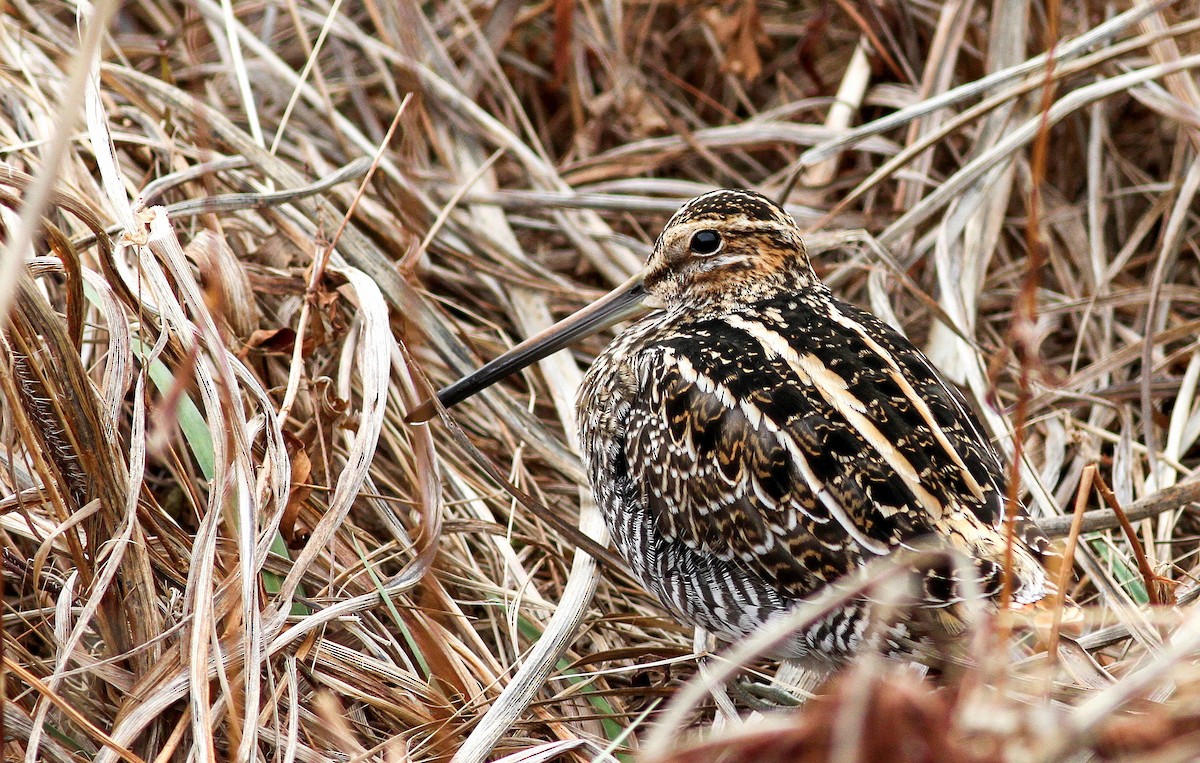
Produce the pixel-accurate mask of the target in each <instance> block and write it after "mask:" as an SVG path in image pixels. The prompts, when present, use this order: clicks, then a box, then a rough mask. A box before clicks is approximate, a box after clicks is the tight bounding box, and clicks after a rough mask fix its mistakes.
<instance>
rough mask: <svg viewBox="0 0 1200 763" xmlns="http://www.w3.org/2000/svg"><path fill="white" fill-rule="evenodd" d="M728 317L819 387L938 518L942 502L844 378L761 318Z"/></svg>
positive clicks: (931, 513) (768, 351) (802, 378)
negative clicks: (801, 351) (799, 348)
mask: <svg viewBox="0 0 1200 763" xmlns="http://www.w3.org/2000/svg"><path fill="white" fill-rule="evenodd" d="M728 320H729V325H730V326H733V327H734V328H738V329H741V330H742V331H744V332H746V334H747V335H749V336H750V337H751V338H753V339H754V340H756V341H757V342H759V344H760V345H761V346H762V348H763V350H764V352H765V353H766V354H767V355H768V356H770V357H777V358H781V359H783V360H784V361H785V362H786V363H787V364H788V366H789V367H790V368H791V369H792V371H793V372H794V373H795V374H796V377H797V378H798V379H799V380H800V381H801V382H802V383H804V384H807V385H809V386H810V387H812V388H814V389H816V390H817V392H818V393H820V395H821V397H823V398H824V399H825V401H826V402H828V403H829V405H830V406H832V407H833V409H834V410H835V411H837V412H838V413H839V414H841V416H842V418H844V419H845V420H846V423H847V424H848V425H849V426H851V427H853V429H854V431H855V432H856V433H857V434H858V435H859V436H860V437H862V439H864V440H865V441H866V442H867V443H868V444H869V445H870V446H871V447H872V448H873V449H874V450H875V452H876V453H878V454H879V456H880V457H881V458H882V459H883V460H884V461H885V462H886V463H887V464H888V466H890V467H892V469H894V470H895V471H896V474H897V475H898V476H899V477H900V479H901V480H902V481H903V482H904V485H905V487H907V488H908V490H909V492H911V493H912V494H913V496H914V497H915V498H916V499H917V500H918V501H919V502H920V503H921V505H922V506H923V507H924V508H925V509H926V511H928V512H929V515H930V516H931V517H933V518H934V519H936V518H938V517H941V516H942V515H943V514H944V513H945V512H944V509H945V507H944V506H943V505H942V502H941V501H939V500H938V499H937V498H936V497H935V496H934V495H933V494H932V493H930V492H929V490H927V489H926V488H925V485H924V484H922V482H921V476H920V475H919V474H917V470H916V469H914V468H913V466H912V464H911V463H910V462H909V460H908V459H907V458H905V456H904V454H903V453H901V452H900V451H899V450H898V449H897V448H896V446H895V445H893V444H892V443H891V441H889V440H888V438H887V437H886V436H885V435H884V434H883V432H881V431H879V427H877V426H876V425H875V423H874V422H873V421H871V419H870V418H868V417H867V415H866V411H867V407H866V405H865V404H864V402H863V401H862V400H859V399H858V398H856V397H854V396H853V395H852V394H850V392H849V385H848V384H847V382H846V380H845V379H843V378H842V377H841V376H839V375H838V374H837V373H836V372H834V371H833V370H831V369H830V368H829V367H828V366H826V365H825V364H824V363H823V362H822V361H821V359H820V358H818V357H817V356H816V355H813V354H812V353H804V354H800V353H798V352H796V350H795V348H793V347H792V345H791V344H790V343H789V342H788V340H787V339H786V338H785V337H784V336H783V335H781V334H779V333H777V332H775V331H773V330H771V329H769V328H767V326H766V325H764V324H763V323H762V322H760V321H754V320H747V319H746V318H743V317H742V316H740V315H730V316H729V319H728Z"/></svg>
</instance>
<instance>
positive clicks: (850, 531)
mask: <svg viewBox="0 0 1200 763" xmlns="http://www.w3.org/2000/svg"><path fill="white" fill-rule="evenodd" d="M638 298H640V299H643V301H644V302H645V303H646V304H647V305H648V306H650V307H651V308H654V312H652V313H650V314H649V315H647V316H645V317H644V318H642V319H640V320H638V321H637V322H635V323H633V324H632V325H631V326H630V327H629V328H627V329H626V330H625V331H624V332H622V333H621V334H620V335H619V336H618V337H617V338H616V339H615V340H614V341H613V342H612V344H610V345H609V347H608V348H607V349H606V350H605V351H604V353H603V354H601V355H600V357H598V358H597V359H596V361H595V363H593V364H592V366H591V368H590V369H589V370H588V373H587V376H586V377H585V379H584V383H583V386H582V387H581V389H580V392H579V398H578V420H579V431H580V442H581V447H582V450H583V458H584V462H585V464H586V467H587V472H588V476H589V479H590V481H591V485H592V489H593V491H594V493H595V496H596V499H597V502H598V503H599V505H600V507H601V508H602V510H603V512H604V515H605V519H606V521H607V523H608V526H609V529H610V530H611V532H612V536H613V542H614V545H615V546H616V547H617V549H618V550H619V551H620V552H621V554H622V555H623V556H624V557H625V558H626V559H627V560H628V562H629V564H630V567H631V569H632V571H633V573H634V574H635V575H636V576H637V577H638V578H639V579H640V580H641V581H642V583H643V584H644V585H645V586H646V587H647V588H648V589H649V590H650V591H652V592H653V593H654V594H656V595H657V596H658V597H659V598H660V599H661V600H662V601H663V603H664V604H666V605H667V606H668V607H669V608H670V609H672V610H673V611H675V612H676V613H678V614H679V615H680V616H681V617H682V618H683V619H685V620H688V621H690V622H692V623H695V624H698V625H700V626H703V627H704V628H706V629H708V630H710V631H712V632H714V633H716V634H717V635H719V636H721V637H722V638H725V639H729V640H732V639H737V638H740V637H742V636H745V635H746V634H748V633H750V632H751V631H753V630H754V629H756V628H757V627H759V626H760V625H761V624H762V623H764V622H766V621H767V620H769V619H771V618H772V617H775V616H778V615H779V614H782V613H784V612H786V611H787V610H788V609H789V608H790V607H792V606H794V605H795V604H796V603H798V602H802V601H804V600H806V599H808V598H810V597H812V596H813V595H815V594H817V593H819V592H821V591H822V590H824V589H825V588H826V586H828V585H830V584H831V583H834V582H835V581H837V580H838V578H840V577H842V576H844V575H846V574H847V573H849V572H851V571H853V570H855V569H857V568H858V567H860V566H861V565H863V564H864V563H866V562H868V561H870V560H871V559H873V558H877V557H881V556H886V555H889V554H892V553H893V552H895V551H897V550H898V549H903V548H916V547H918V546H923V547H928V546H930V545H932V546H933V547H948V548H952V549H955V550H957V551H959V552H962V553H963V554H965V555H966V556H967V557H969V558H970V559H972V560H973V561H974V563H975V566H976V568H977V570H978V572H979V577H980V579H981V581H982V583H983V587H984V591H985V593H986V594H987V595H989V596H992V597H994V596H995V595H996V593H997V592H998V590H999V586H1000V580H1001V565H1002V561H1003V558H1004V554H1005V537H1004V532H1003V529H1002V522H1001V517H1002V513H1003V512H1002V504H1003V494H1004V489H1003V488H1004V484H1005V474H1004V470H1003V468H1002V466H1001V463H1000V461H999V459H998V457H997V455H996V452H995V451H994V449H993V448H992V447H991V445H990V444H989V443H988V441H987V439H986V438H985V437H984V436H983V434H982V431H981V428H980V426H979V424H978V422H977V421H976V420H975V417H974V416H973V415H972V413H971V412H970V410H969V409H968V407H967V406H966V404H965V402H964V401H963V399H962V397H961V396H960V395H959V394H958V392H957V391H956V390H955V389H954V388H953V387H951V386H950V385H948V384H947V383H946V382H945V381H943V380H942V378H941V376H940V375H939V374H938V372H937V371H936V369H934V367H933V366H932V364H931V363H930V362H929V360H928V359H927V358H926V357H925V356H924V355H923V354H922V353H921V352H920V351H919V350H917V349H916V348H915V347H914V346H913V345H912V344H911V343H910V342H909V341H908V340H907V339H905V338H904V337H903V336H902V335H900V334H899V333H898V332H897V331H895V330H894V329H892V328H891V327H890V326H888V325H887V324H885V323H883V322H881V321H879V320H878V319H876V318H874V317H873V316H871V315H870V314H868V313H866V312H864V311H862V310H860V309H859V308H856V307H854V306H852V305H850V304H847V303H845V302H842V301H841V300H839V299H837V298H836V297H834V296H833V295H832V294H831V293H830V291H829V289H828V288H827V287H826V286H825V285H824V284H822V283H821V282H820V281H819V280H818V279H817V277H816V275H815V273H814V272H813V270H812V267H811V265H810V263H809V260H808V256H807V253H806V251H805V248H804V244H803V242H802V241H801V239H800V236H799V231H798V229H797V226H796V224H795V222H794V221H793V220H792V218H791V217H790V216H789V215H788V214H787V213H786V212H784V211H783V209H781V208H780V207H779V206H778V205H776V204H774V203H772V202H771V201H769V200H767V199H766V198H764V197H762V196H759V195H758V194H754V193H750V192H747V191H735V190H723V191H715V192H712V193H709V194H705V195H703V196H700V197H698V198H696V199H693V200H692V201H690V202H688V203H687V204H685V205H684V206H683V207H682V208H681V209H680V210H679V212H678V213H676V214H675V216H674V217H672V218H671V220H670V221H669V222H668V223H667V226H666V227H665V229H664V230H663V232H662V235H661V236H659V238H658V241H657V242H656V243H655V246H654V250H653V252H652V254H651V255H650V258H649V261H648V263H647V265H646V268H645V271H644V273H643V274H642V276H641V278H640V281H634V282H631V283H630V284H628V285H627V286H626V287H624V290H623V291H620V292H618V294H617V296H615V297H613V298H612V300H611V301H610V302H609V303H606V304H607V305H608V306H606V307H604V308H603V309H602V310H600V311H599V312H600V313H617V312H623V308H624V306H626V305H627V304H628V303H631V302H634V301H636V300H637V299H638ZM568 320H571V319H568ZM600 322H601V321H600V320H599V319H598V318H597V317H596V316H591V317H588V318H585V319H584V320H583V321H582V323H583V326H584V327H583V328H580V327H578V326H576V327H575V328H572V327H570V326H568V327H566V328H563V329H559V330H557V331H555V332H554V334H553V336H546V337H543V338H542V339H541V340H538V341H536V342H533V343H532V348H530V347H529V346H525V347H524V348H523V349H521V350H520V351H519V352H518V351H514V352H515V353H516V355H517V356H519V357H518V359H517V360H512V361H508V362H507V365H505V359H500V361H497V363H499V365H498V366H493V365H492V364H489V368H493V369H494V370H493V371H491V372H489V371H488V369H487V368H485V369H484V372H483V374H484V377H486V378H482V377H469V378H468V379H467V380H464V382H463V383H462V384H460V385H456V387H455V388H452V389H448V390H447V391H446V392H444V393H443V400H444V402H446V403H447V404H452V403H453V402H456V399H455V398H456V397H460V396H461V395H462V393H463V392H464V391H466V392H467V393H468V394H469V390H473V389H477V388H479V387H481V386H485V385H486V383H490V381H494V380H495V378H498V375H503V374H507V373H511V372H512V371H514V370H516V368H515V367H514V364H522V365H523V364H527V363H529V362H532V361H533V360H535V359H537V357H540V356H541V355H544V354H546V352H547V351H552V350H553V349H556V348H558V347H561V346H563V344H564V343H565V342H567V341H570V339H572V338H574V337H576V336H578V335H579V334H580V333H583V332H584V330H587V331H592V330H595V328H596V326H597V325H598V323H600ZM539 353H540V355H539ZM489 373H490V376H489ZM1021 527H1022V532H1021V533H1020V535H1019V537H1018V538H1017V540H1016V544H1015V548H1014V549H1013V557H1012V558H1013V566H1012V573H1013V580H1014V582H1015V585H1014V596H1013V600H1014V602H1016V603H1018V604H1026V603H1030V602H1034V601H1037V600H1038V599H1040V598H1041V597H1042V596H1043V595H1044V594H1045V591H1046V586H1047V584H1046V577H1045V573H1044V570H1043V568H1042V566H1041V564H1040V563H1039V561H1038V559H1037V555H1038V553H1039V552H1040V549H1041V547H1042V545H1043V543H1044V538H1042V536H1041V535H1040V533H1038V532H1037V530H1036V529H1035V528H1033V527H1032V526H1031V525H1029V524H1028V523H1027V522H1025V521H1024V517H1022V522H1021ZM920 572H921V574H922V575H923V581H924V586H923V589H922V590H921V591H920V592H919V593H918V595H917V607H916V609H915V612H916V615H915V616H914V620H913V621H912V622H914V623H915V622H917V621H918V620H924V621H926V625H928V623H938V624H940V626H941V627H949V628H950V629H953V627H954V626H953V622H954V616H953V612H952V605H953V602H954V601H955V600H956V599H957V598H958V597H960V596H961V591H960V590H959V589H958V586H957V585H956V583H955V581H954V579H953V574H952V573H950V572H949V571H948V570H947V569H945V568H943V569H940V570H923V571H920ZM869 607H870V605H869V603H868V602H866V601H859V602H855V603H852V604H850V605H848V606H847V607H845V608H844V609H842V610H839V611H838V612H836V613H835V614H834V615H833V616H831V617H830V618H828V619H827V620H826V621H824V622H822V623H820V624H818V625H817V626H816V627H814V628H811V629H810V630H809V631H807V632H805V633H800V634H797V636H796V638H795V639H794V640H793V642H792V643H790V644H789V645H788V646H787V647H786V649H785V655H786V656H790V657H797V658H804V659H809V660H810V661H814V662H824V663H830V662H834V663H836V662H838V661H840V660H842V659H844V658H845V657H847V656H848V655H850V654H852V653H853V652H854V651H855V650H856V649H857V648H859V646H860V645H861V643H862V639H863V634H864V628H865V626H866V623H867V620H868V615H869ZM921 611H926V612H928V613H929V614H928V615H927V616H925V617H924V618H922V616H921V615H920V612H921ZM923 627H924V626H923ZM914 630H915V631H917V632H920V631H921V630H922V628H916V629H914ZM891 634H892V635H891V638H892V640H893V642H895V644H896V645H897V646H898V648H899V644H900V643H901V642H903V641H904V640H905V638H907V633H906V629H905V628H904V625H903V624H898V625H897V626H896V627H894V628H893V629H892V630H891Z"/></svg>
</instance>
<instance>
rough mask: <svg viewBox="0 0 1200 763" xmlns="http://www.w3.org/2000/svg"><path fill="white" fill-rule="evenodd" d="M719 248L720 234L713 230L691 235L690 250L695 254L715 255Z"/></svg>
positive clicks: (700, 231)
mask: <svg viewBox="0 0 1200 763" xmlns="http://www.w3.org/2000/svg"><path fill="white" fill-rule="evenodd" d="M720 248H721V234H720V233H717V232H716V231H715V230H699V231H696V232H695V234H693V235H692V243H691V249H692V251H693V252H695V253H696V254H716V252H717V250H718V249H720Z"/></svg>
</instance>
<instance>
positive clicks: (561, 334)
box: [406, 273, 646, 424]
mask: <svg viewBox="0 0 1200 763" xmlns="http://www.w3.org/2000/svg"><path fill="white" fill-rule="evenodd" d="M645 298H646V292H645V290H644V289H643V288H642V276H641V274H640V273H639V274H638V275H636V276H634V277H633V278H631V279H629V280H628V281H626V282H625V283H623V284H621V285H620V286H618V287H617V288H615V289H613V290H612V291H610V292H609V293H608V294H605V295H604V296H603V297H601V298H600V299H598V300H596V301H595V302H593V303H592V304H590V305H588V306H587V307H585V308H583V309H582V310H580V311H579V312H577V313H574V314H573V315H570V316H568V317H566V318H563V319H562V320H561V321H559V322H558V323H556V324H554V325H553V326H551V327H550V328H548V329H546V330H545V331H542V332H540V333H538V334H536V335H534V336H531V337H529V338H528V339H526V340H525V341H524V342H521V343H520V344H518V345H517V346H516V347H514V348H512V349H511V350H509V351H508V352H506V353H504V354H503V355H501V356H500V357H498V358H496V359H495V360H493V361H492V362H490V363H488V364H486V365H485V366H483V367H482V368H480V369H479V370H478V371H475V372H474V373H470V374H467V375H466V376H464V377H463V378H461V379H459V380H458V381H456V382H454V383H453V384H451V385H450V386H449V387H446V388H444V389H442V391H440V392H438V393H437V399H438V402H440V403H441V404H442V405H443V406H444V407H446V408H449V407H451V406H454V405H457V404H458V403H461V402H462V401H463V400H466V399H467V398H468V397H471V396H472V395H474V394H475V393H477V392H480V391H482V390H485V389H487V388H488V387H490V386H492V385H493V384H495V383H496V382H498V381H500V380H502V379H506V378H508V377H509V376H512V375H513V374H515V373H517V372H518V371H520V370H521V369H523V368H525V367H526V366H528V365H531V364H533V363H536V362H537V361H539V360H541V359H542V358H544V357H546V356H548V355H552V354H553V353H556V352H558V351H559V350H561V349H563V348H564V347H567V346H569V345H571V344H573V343H575V342H577V341H579V340H580V339H584V338H586V337H589V336H591V335H592V334H595V333H596V332H597V331H601V330H602V329H605V328H607V327H609V326H611V325H613V324H614V323H618V322H620V321H622V320H624V319H626V318H628V317H629V316H630V315H633V314H635V313H637V312H639V311H640V310H641V309H642V302H643V300H644V299H645ZM436 413H437V409H436V406H434V404H433V401H432V400H426V401H425V402H424V403H422V404H421V405H419V406H417V408H416V409H414V410H413V411H412V413H410V414H408V417H407V419H406V420H407V421H408V422H409V423H410V424H418V423H421V422H423V421H429V420H430V419H431V418H433V417H434V415H435V414H436Z"/></svg>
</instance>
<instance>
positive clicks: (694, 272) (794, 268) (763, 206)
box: [641, 189, 817, 307]
mask: <svg viewBox="0 0 1200 763" xmlns="http://www.w3.org/2000/svg"><path fill="white" fill-rule="evenodd" d="M816 280H817V278H816V275H815V274H814V273H813V270H812V266H811V265H810V264H809V261H808V254H807V252H806V250H805V248H804V242H803V241H802V240H801V239H800V229H799V227H798V226H797V225H796V221H795V220H793V219H792V216H791V215H789V214H788V213H787V212H785V211H784V210H783V208H782V207H780V206H779V205H778V204H776V203H775V202H773V201H771V200H770V199H768V198H766V197H765V196H761V195H759V194H757V193H754V192H752V191H742V190H732V189H723V190H720V191H712V192H710V193H706V194H704V195H703V196H697V197H696V198H694V199H692V200H691V201H689V202H688V203H686V204H684V205H683V207H681V208H680V209H679V211H678V212H676V213H675V215H674V216H673V217H672V218H671V219H670V221H668V222H667V225H666V227H664V228H663V231H662V234H661V235H660V236H659V237H658V240H657V241H656V242H655V244H654V250H653V251H652V252H651V253H650V258H649V260H648V261H647V263H646V268H645V270H644V271H643V272H642V281H641V282H642V288H643V289H644V290H645V292H646V295H647V300H646V301H647V302H648V303H649V304H650V305H651V306H653V307H673V306H684V307H689V306H698V305H709V304H713V303H718V304H719V303H722V302H729V301H732V302H748V301H755V300H756V299H759V298H762V297H765V296H770V295H771V294H775V293H778V292H780V291H795V290H797V289H801V288H804V287H806V286H811V285H812V284H814V283H816Z"/></svg>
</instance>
